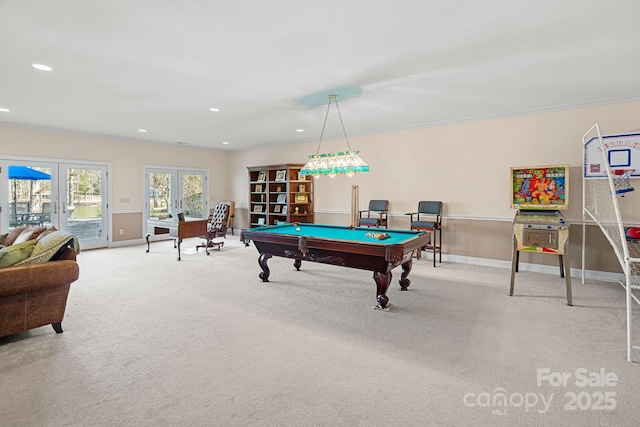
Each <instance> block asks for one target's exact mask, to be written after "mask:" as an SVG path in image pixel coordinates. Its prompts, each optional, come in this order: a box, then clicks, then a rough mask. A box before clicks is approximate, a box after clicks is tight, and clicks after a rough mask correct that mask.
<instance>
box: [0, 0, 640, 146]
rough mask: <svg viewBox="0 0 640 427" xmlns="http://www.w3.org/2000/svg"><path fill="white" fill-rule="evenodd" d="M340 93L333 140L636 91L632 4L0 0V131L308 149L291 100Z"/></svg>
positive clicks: (637, 22)
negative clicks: (351, 93) (353, 92)
mask: <svg viewBox="0 0 640 427" xmlns="http://www.w3.org/2000/svg"><path fill="white" fill-rule="evenodd" d="M32 63H42V64H46V65H49V66H51V67H53V71H50V72H43V71H37V70H35V69H33V68H32V67H31V64H32ZM344 86H355V87H356V88H361V90H362V93H361V95H360V96H359V97H357V98H353V99H350V100H347V99H344V100H343V101H341V100H340V98H338V101H339V102H340V110H341V112H342V117H343V119H344V124H345V127H346V131H347V134H348V135H349V136H350V137H353V136H357V135H365V134H372V133H381V132H386V131H390V130H399V129H408V128H417V127H426V126H433V125H435V124H442V123H453V122H461V121H469V120H478V119H482V118H489V117H502V116H508V115H518V114H525V113H530V112H538V111H553V110H559V109H566V108H573V107H581V106H586V105H597V104H605V103H613V102H618V101H627V100H637V99H639V98H640V1H639V0H607V1H595V0H484V1H476V0H393V1H392V0H324V1H313V2H312V1H305V0H268V1H259V0H253V1H243V0H236V1H229V0H225V1H220V0H186V1H168V0H108V1H106V0H104V1H97V0H95V1H88V0H39V1H38V0H0V108H6V109H9V110H10V111H9V112H0V122H1V123H4V124H11V125H18V126H25V127H33V128H43V129H59V130H64V131H72V132H76V133H82V134H92V135H104V136H109V137H118V138H126V139H133V140H144V141H149V142H158V143H171V144H175V143H176V142H178V141H180V142H184V143H187V144H190V145H192V146H201V147H207V148H211V149H219V150H244V149H249V148H254V147H259V146H265V147H267V146H273V145H276V144H291V143H304V142H313V141H316V142H317V141H318V138H319V136H320V130H321V128H322V123H323V121H324V116H325V113H326V104H325V103H324V101H323V102H322V103H323V105H320V106H316V107H309V106H307V105H304V104H301V103H299V102H297V101H296V100H298V99H300V98H303V97H306V96H309V95H313V94H316V93H325V94H327V93H330V92H333V91H334V90H335V88H340V87H344ZM322 98H323V99H324V96H323V97H322ZM210 107H217V108H219V109H220V111H219V112H215V113H214V112H211V111H209V110H208V109H209V108H210ZM298 128H302V129H304V132H302V133H301V132H296V129H298ZM138 129H147V130H148V132H147V133H141V132H139V131H138ZM341 132H342V129H341V128H340V126H339V121H338V119H337V115H336V111H335V109H332V113H331V115H330V118H329V121H328V124H327V131H326V134H325V139H327V138H332V137H336V136H339V135H341ZM223 141H228V142H229V143H230V144H229V145H222V142H223Z"/></svg>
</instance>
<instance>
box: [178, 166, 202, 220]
mask: <svg viewBox="0 0 640 427" xmlns="http://www.w3.org/2000/svg"><path fill="white" fill-rule="evenodd" d="M179 175H180V184H181V191H180V194H181V198H180V208H181V211H182V212H184V216H185V217H186V218H196V219H202V218H205V215H204V212H203V207H204V206H205V199H204V189H205V185H204V182H205V175H204V173H198V172H186V171H179Z"/></svg>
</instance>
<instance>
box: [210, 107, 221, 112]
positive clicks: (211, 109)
mask: <svg viewBox="0 0 640 427" xmlns="http://www.w3.org/2000/svg"><path fill="white" fill-rule="evenodd" d="M209 111H214V112H215V111H220V109H219V108H216V107H211V108H209Z"/></svg>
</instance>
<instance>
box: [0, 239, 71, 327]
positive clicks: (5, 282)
mask: <svg viewBox="0 0 640 427" xmlns="http://www.w3.org/2000/svg"><path fill="white" fill-rule="evenodd" d="M53 259H54V260H50V261H47V262H42V263H39V264H27V265H16V266H11V267H3V268H0V337H3V336H6V335H11V334H15V333H18V332H22V331H26V330H28V329H32V328H37V327H39V326H44V325H48V324H51V326H52V327H53V329H54V330H55V331H56V332H57V333H61V332H62V319H63V318H64V312H65V308H66V305H67V295H68V294H69V288H70V287H71V283H73V282H75V281H76V280H77V279H78V276H79V267H78V263H77V262H76V251H75V250H74V249H72V248H71V247H69V246H66V247H64V248H62V249H61V250H59V251H58V253H57V254H56V255H55V257H54V258H53Z"/></svg>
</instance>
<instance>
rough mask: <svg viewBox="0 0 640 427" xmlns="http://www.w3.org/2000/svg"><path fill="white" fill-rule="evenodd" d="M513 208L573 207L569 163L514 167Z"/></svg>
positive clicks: (512, 175) (512, 169)
mask: <svg viewBox="0 0 640 427" xmlns="http://www.w3.org/2000/svg"><path fill="white" fill-rule="evenodd" d="M511 208H512V209H520V210H564V209H568V208H569V165H553V166H535V167H531V166H528V167H515V168H511Z"/></svg>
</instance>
